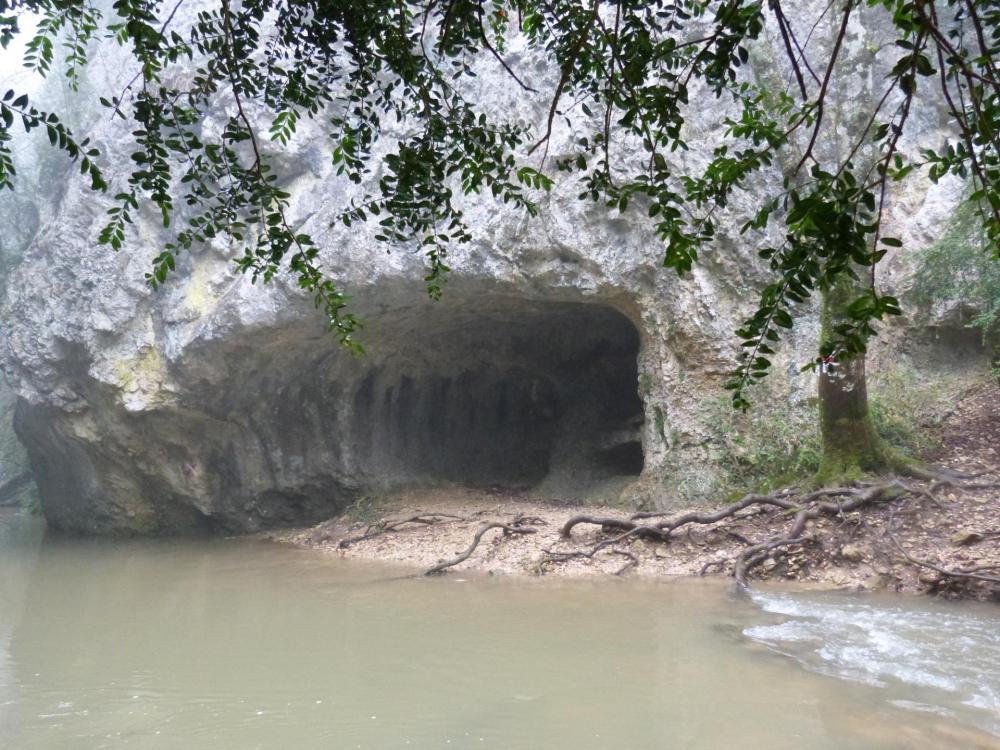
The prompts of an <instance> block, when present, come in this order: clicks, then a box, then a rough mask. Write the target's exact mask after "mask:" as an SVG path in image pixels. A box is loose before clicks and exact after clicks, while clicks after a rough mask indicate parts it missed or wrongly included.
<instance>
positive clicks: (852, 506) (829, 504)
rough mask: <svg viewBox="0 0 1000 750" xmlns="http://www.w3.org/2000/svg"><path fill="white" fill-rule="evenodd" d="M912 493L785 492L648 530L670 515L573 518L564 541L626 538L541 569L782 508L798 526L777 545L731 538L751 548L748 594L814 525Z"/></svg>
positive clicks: (740, 568) (888, 487) (740, 570)
mask: <svg viewBox="0 0 1000 750" xmlns="http://www.w3.org/2000/svg"><path fill="white" fill-rule="evenodd" d="M912 492H913V490H911V489H910V488H908V487H906V486H904V485H902V484H901V483H899V482H898V481H895V480H894V481H890V482H885V483H882V484H876V485H870V486H862V487H829V488H826V489H822V490H817V491H815V492H810V493H807V494H804V495H796V494H795V493H794V492H793V491H791V490H783V491H781V492H777V493H774V494H771V495H747V496H746V497H744V498H743V499H742V500H739V501H738V502H735V503H732V504H731V505H728V506H726V507H725V508H722V509H721V510H718V511H715V512H711V513H708V512H699V511H692V512H689V513H683V514H681V515H679V516H674V517H671V518H667V519H666V520H663V521H659V522H656V523H649V524H643V523H640V522H639V521H640V520H644V519H651V518H658V517H662V516H664V515H666V514H664V513H637V514H635V515H634V516H632V518H631V519H629V520H625V519H621V518H610V517H597V516H589V515H578V516H573V517H572V518H570V519H569V520H568V521H566V523H565V524H564V525H563V527H562V529H561V530H560V535H561V536H562V537H563V538H564V539H568V538H570V536H571V535H572V532H573V529H574V528H576V527H577V526H579V525H581V524H589V525H593V526H600V527H601V528H602V529H603V530H605V531H608V530H615V531H619V532H621V533H619V534H618V535H616V536H614V537H611V538H609V539H605V540H603V541H600V542H598V543H597V544H595V545H593V546H592V547H590V548H589V549H587V550H574V551H565V552H564V551H551V550H546V557H545V558H543V559H542V560H541V561H540V563H539V569H543V567H544V565H546V564H549V563H558V562H564V561H566V560H570V559H578V558H587V559H592V558H593V557H594V555H596V554H597V553H598V552H600V551H601V550H604V549H607V548H609V547H612V548H614V549H613V550H612V551H613V552H615V553H616V554H622V553H623V552H624V550H621V549H619V548H616V547H615V546H616V545H618V544H621V543H624V542H630V541H632V540H635V539H650V540H653V541H657V542H667V541H669V540H670V538H671V535H672V534H673V533H674V532H675V531H677V530H678V529H680V528H682V527H690V526H692V525H710V524H715V523H718V522H719V521H723V520H725V519H727V518H733V517H735V516H736V514H737V513H740V512H741V511H744V510H751V509H752V510H756V511H762V510H765V509H767V508H777V509H778V510H781V511H784V512H786V513H789V514H792V516H793V520H792V524H791V526H790V527H789V528H788V530H787V531H786V532H785V533H783V534H782V535H780V536H777V537H773V538H771V539H767V540H764V541H761V542H757V543H750V542H749V540H747V539H745V538H744V537H742V535H735V534H729V535H730V536H734V537H735V538H737V539H738V540H740V541H742V542H745V543H747V544H748V546H747V547H746V549H744V550H743V551H742V552H741V553H740V554H739V555H738V556H737V557H736V560H735V564H734V569H733V576H734V577H735V578H736V582H737V585H738V586H739V587H740V588H741V589H745V588H747V580H748V578H749V575H750V573H751V572H752V571H753V570H754V568H756V567H757V566H759V565H760V564H762V563H763V562H764V561H765V560H767V559H768V558H769V557H771V556H772V555H773V554H774V552H775V551H776V550H779V549H782V548H784V547H790V546H796V545H802V544H805V543H808V542H809V541H810V538H809V537H808V536H806V534H805V532H806V528H807V526H808V524H809V522H810V521H813V520H816V519H818V518H820V517H823V516H831V517H835V516H844V515H845V514H847V513H851V512H853V511H856V510H859V509H860V508H863V507H864V506H866V505H869V504H871V503H875V502H879V501H883V500H888V499H893V498H897V497H900V496H901V495H904V494H909V493H912ZM636 564H637V561H636ZM724 564H725V563H724V562H723V561H721V560H720V561H712V562H709V563H706V565H705V566H704V567H703V568H702V575H704V574H705V573H707V572H708V570H709V569H710V568H712V567H715V566H720V565H724ZM632 567H634V564H630V565H629V566H627V568H632ZM621 572H623V571H619V574H620V573H621Z"/></svg>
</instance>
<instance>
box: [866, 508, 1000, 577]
mask: <svg viewBox="0 0 1000 750" xmlns="http://www.w3.org/2000/svg"><path fill="white" fill-rule="evenodd" d="M894 519H895V513H891V514H890V515H889V522H888V523H887V524H886V528H885V535H886V536H887V537H889V540H890V541H891V542H892V543H893V545H894V546H895V547H896V550H897V551H898V552H899V554H900V555H902V557H903V559H904V560H906V561H907V562H908V563H910V564H911V565H916V566H917V567H918V568H925V569H927V570H932V571H934V572H935V573H937V574H938V575H941V576H944V577H946V578H950V579H954V580H963V581H980V582H984V583H995V584H1000V576H990V575H983V573H982V571H984V570H996V569H998V568H1000V565H977V566H974V567H972V568H957V569H955V568H944V567H942V566H940V565H938V564H936V563H932V562H930V561H929V560H925V559H923V558H921V557H916V556H914V555H911V554H910V553H909V552H907V551H906V550H905V549H904V548H903V545H902V544H901V543H900V541H899V539H897V538H896V535H895V534H894V533H893V531H892V524H893V520H894Z"/></svg>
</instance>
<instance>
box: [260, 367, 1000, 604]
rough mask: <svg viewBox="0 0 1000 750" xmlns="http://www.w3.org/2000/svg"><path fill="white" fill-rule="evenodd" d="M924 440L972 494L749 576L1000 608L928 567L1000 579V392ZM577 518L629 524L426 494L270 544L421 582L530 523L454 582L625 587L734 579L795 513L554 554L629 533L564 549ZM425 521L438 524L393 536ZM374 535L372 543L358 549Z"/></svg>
mask: <svg viewBox="0 0 1000 750" xmlns="http://www.w3.org/2000/svg"><path fill="white" fill-rule="evenodd" d="M928 429H933V430H936V431H937V437H938V442H940V444H941V445H942V446H943V447H942V448H941V449H939V450H937V451H935V452H934V453H933V454H932V455H928V456H926V457H925V458H926V460H928V461H929V462H931V463H933V464H935V465H939V466H946V467H948V468H950V469H953V470H957V471H961V472H966V473H970V474H981V476H979V477H977V478H976V479H974V480H970V482H965V484H970V483H972V484H974V485H976V486H977V487H976V488H975V489H963V488H961V487H960V486H958V485H955V486H940V485H935V484H933V483H931V482H917V481H912V480H903V481H904V482H905V484H906V485H907V487H908V488H910V489H911V490H912V492H911V493H910V494H908V495H906V496H904V497H901V498H898V499H895V500H891V501H887V502H883V503H881V504H877V505H872V506H869V507H867V508H864V509H861V510H860V511H856V512H853V513H845V514H841V515H839V516H835V517H828V518H820V519H817V520H815V521H813V522H810V525H809V527H808V529H807V532H806V534H805V537H804V538H805V543H804V544H801V545H797V546H793V547H790V548H787V549H785V550H781V551H776V552H775V554H774V556H773V557H772V558H769V559H768V560H766V561H765V562H764V563H763V564H762V565H761V566H760V567H758V568H757V569H756V570H755V571H754V572H753V574H752V578H754V579H771V580H783V581H795V582H801V583H809V584H815V585H819V586H824V587H836V588H852V589H859V590H890V591H899V592H908V593H933V594H938V595H942V596H948V597H969V598H978V599H997V600H1000V585H997V584H995V583H991V582H984V581H974V580H969V579H963V578H955V577H950V576H947V575H943V574H942V573H940V572H938V571H935V570H934V569H933V568H932V567H930V566H937V567H939V568H943V569H947V570H951V571H959V570H961V571H972V572H974V573H978V574H981V575H986V576H1000V485H998V486H996V487H986V486H984V485H993V484H997V483H1000V387H998V386H997V384H996V383H989V384H982V383H981V384H979V385H977V386H975V387H973V388H971V389H969V390H967V391H965V392H964V393H961V394H959V396H958V398H957V399H956V402H955V406H954V410H953V412H952V413H951V414H950V415H949V416H948V417H947V418H946V419H945V420H944V421H943V422H942V423H941V424H940V425H939V426H937V427H933V428H928ZM925 493H929V494H925ZM720 507H721V504H720ZM577 513H587V514H590V515H595V516H610V517H615V518H623V519H624V518H627V517H628V514H627V513H625V512H624V511H622V510H620V509H611V508H601V507H594V506H592V505H589V506H587V507H573V506H558V507H557V506H553V505H551V504H544V503H541V502H538V501H537V500H534V499H533V498H532V497H531V494H530V492H512V491H507V490H501V489H497V490H494V491H488V490H487V491H475V490H467V489H453V490H426V491H419V492H408V493H403V494H400V495H397V496H394V497H392V498H388V499H387V500H386V501H385V502H382V503H380V504H379V505H378V506H377V507H376V508H374V509H369V510H367V511H366V513H363V514H362V515H367V516H368V517H367V518H366V519H365V520H364V521H358V520H354V521H352V520H350V518H349V517H348V516H345V517H341V518H334V519H331V520H329V521H327V522H325V523H322V524H320V525H318V526H316V527H314V528H311V529H305V530H299V531H291V532H283V533H280V534H277V535H274V536H272V538H276V539H278V540H280V541H284V542H290V543H292V544H295V545H297V546H302V547H307V548H312V549H317V550H321V551H323V552H325V553H329V554H337V555H344V556H349V557H356V558H367V559H373V560H379V561H384V562H394V563H399V564H401V565H403V566H406V567H408V568H411V569H415V570H419V571H423V570H426V569H428V568H431V567H432V566H434V565H436V564H438V563H440V562H441V561H444V560H450V559H452V558H454V557H456V556H458V555H459V554H461V553H462V552H463V551H465V550H466V549H467V548H468V547H469V545H470V543H471V542H472V540H473V537H474V536H475V535H476V532H477V531H478V530H480V529H481V527H482V526H483V524H485V523H488V522H502V523H507V524H510V523H512V522H513V521H514V520H515V519H521V520H520V523H521V525H522V526H523V527H527V528H531V529H533V533H528V534H506V533H504V531H503V530H502V529H499V528H498V529H491V530H489V531H487V532H486V533H485V534H484V535H483V538H482V541H481V543H480V544H479V546H478V547H477V548H476V549H475V551H474V552H473V553H472V554H471V556H470V557H469V558H468V559H467V560H466V561H464V562H462V563H460V564H459V565H456V566H454V567H452V568H450V569H449V571H448V573H449V574H451V575H459V574H462V573H463V572H470V571H477V572H481V573H482V572H485V573H488V574H492V575H562V576H595V575H613V574H617V573H620V572H622V571H623V569H625V570H624V572H622V574H623V575H628V576H674V575H702V574H707V575H715V576H731V575H732V574H733V561H734V560H735V559H736V558H737V557H738V556H739V554H740V552H741V551H742V550H744V549H745V548H746V547H747V546H748V545H750V544H754V543H757V542H761V541H766V540H768V539H770V538H774V537H779V536H782V535H783V534H782V532H783V531H784V530H785V529H787V528H788V526H789V525H790V524H791V517H790V515H789V513H788V512H787V511H784V510H781V509H767V510H753V509H748V510H746V511H741V512H740V513H739V514H737V515H736V516H734V517H732V518H730V519H727V520H725V521H722V522H719V523H716V524H713V525H707V526H688V527H684V528H682V529H678V530H677V531H675V532H674V533H673V534H672V535H671V538H670V540H669V541H668V542H665V543H664V542H659V541H647V540H642V539H630V540H626V541H624V542H621V543H619V544H616V545H612V546H609V547H607V548H605V549H603V550H601V551H600V552H598V553H597V554H595V555H594V556H593V558H575V559H569V560H565V561H553V560H551V554H550V553H561V552H571V551H587V550H589V549H591V548H593V546H594V545H595V544H597V543H599V542H600V541H603V540H606V539H610V538H611V537H613V536H614V535H616V534H618V533H620V532H615V531H611V530H609V529H602V528H601V527H599V526H593V525H581V526H578V527H576V528H575V529H574V530H573V533H572V536H571V538H570V539H563V538H562V537H561V536H560V534H559V530H560V528H561V527H562V525H563V524H564V523H565V522H566V520H567V519H568V518H570V517H571V516H573V515H575V514H577ZM418 515H420V516H422V518H423V521H430V522H429V523H428V522H422V521H417V522H411V523H405V524H401V525H399V527H398V528H391V529H389V530H387V529H386V527H387V526H391V525H392V524H393V523H395V522H399V521H401V520H405V519H407V518H411V517H413V516H418ZM355 518H357V512H355ZM366 535H370V536H369V537H368V538H360V539H359V538H358V537H365V536H366ZM345 542H346V544H345ZM627 553H630V554H627ZM907 555H909V558H910V559H907V557H906V556H907Z"/></svg>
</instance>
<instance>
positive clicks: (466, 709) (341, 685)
mask: <svg viewBox="0 0 1000 750" xmlns="http://www.w3.org/2000/svg"><path fill="white" fill-rule="evenodd" d="M0 525H2V524H0ZM23 532H24V528H23V527H22V528H21V529H20V530H19V531H18V532H16V533H15V532H14V531H12V530H11V528H10V526H9V525H8V526H7V527H6V531H0V747H3V748H8V747H9V748H17V749H18V750H21V749H22V748H24V749H32V748H45V749H46V750H49V749H54V748H74V750H76V749H78V748H88V749H89V748H126V747H127V748H154V749H156V748H171V749H181V748H183V749H184V750H188V749H192V750H197V749H198V748H206V749H209V748H210V749H212V750H229V749H230V748H232V749H237V748H238V749H239V750H244V749H245V748H280V749H281V750H293V749H294V750H300V749H302V750H308V749H309V748H335V749H339V748H356V747H361V748H378V749H379V750H381V749H383V748H397V747H398V748H463V747H464V748H470V747H476V748H490V747H491V748H503V749H504V750H515V749H518V748H525V749H527V748H531V749H532V750H540V749H547V748H553V749H558V750H562V749H564V748H565V749H570V748H572V749H573V750H576V749H586V748H602V749H604V750H606V749H607V748H627V749H629V750H632V749H635V750H644V749H645V748H657V749H660V750H662V749H663V748H692V749H695V750H697V749H699V748H712V749H713V750H714V749H716V748H726V747H742V748H768V749H769V750H783V749H785V748H830V749H834V748H836V750H851V749H852V748H856V749H859V750H860V749H861V748H865V749H868V748H911V747H912V748H923V747H935V748H972V747H1000V743H997V742H996V741H995V739H994V738H993V737H992V736H991V735H989V734H987V733H985V732H982V731H980V730H978V729H975V728H973V722H974V721H975V718H974V717H973V716H972V715H973V714H976V715H978V713H977V712H980V713H981V711H982V709H976V708H973V707H971V706H965V705H963V704H962V703H961V701H960V700H954V701H952V702H951V703H947V702H944V703H938V704H932V707H937V708H941V709H942V710H944V711H948V712H951V713H950V714H948V715H940V714H937V713H931V712H929V711H919V710H913V707H909V706H907V705H905V704H900V703H899V701H910V702H912V703H914V704H920V705H917V706H916V708H922V707H923V704H924V703H926V702H927V701H926V700H925V697H924V696H921V695H917V694H909V693H906V692H905V691H903V692H898V691H897V692H891V693H888V694H887V690H886V689H885V688H881V687H877V686H875V685H874V684H872V685H869V684H864V683H853V682H848V681H844V680H840V679H833V678H831V677H829V676H824V675H820V674H815V673H814V672H812V671H810V670H806V669H802V668H801V666H800V665H799V664H798V663H797V662H796V661H795V660H793V659H788V658H785V657H783V656H776V655H775V654H774V653H773V651H772V650H771V649H772V648H773V647H774V646H773V644H774V643H775V642H776V640H775V639H773V638H772V639H771V640H770V641H768V640H767V639H766V638H764V637H763V636H762V635H760V634H756V635H755V636H754V637H753V638H748V637H746V636H745V635H743V633H744V631H746V630H747V629H748V628H750V629H753V628H756V627H760V626H773V625H780V623H781V622H783V620H782V617H785V618H786V619H787V616H784V615H776V614H773V613H766V612H762V611H761V610H760V609H759V608H758V607H755V606H752V605H751V604H750V603H748V602H747V601H746V600H739V599H734V598H733V597H732V596H731V593H730V591H731V590H730V587H729V586H728V585H727V584H725V583H720V582H709V583H706V582H697V581H695V582H690V581H688V582H677V583H659V584H654V583H648V582H638V581H635V582H631V581H604V582H572V581H558V580H548V579H542V580H527V581H526V580H503V579H490V578H483V579H469V580H464V579H463V578H462V577H461V576H460V575H451V576H447V577H443V578H438V579H422V578H400V577H399V576H398V573H397V571H395V570H387V569H383V568H379V567H373V566H371V565H365V564H358V563H353V562H348V561H343V560H340V559H337V558H335V557H322V556H319V555H317V554H315V553H310V552H302V551H298V550H293V549H289V548H285V547H279V546H274V545H268V544H264V543H255V542H248V541H226V540H216V541H197V542H176V541H171V542H160V543H157V542H129V543H121V542H117V543H109V542H107V541H104V542H91V541H80V540H66V539H51V538H46V539H44V540H42V541H41V542H38V541H37V540H34V541H32V540H31V539H30V538H29V539H27V540H26V541H25V537H24V536H23ZM14 539H20V540H22V541H20V542H19V543H15V542H14V541H13V540H14ZM789 601H792V600H789ZM765 606H766V605H765ZM914 606H915V607H916V608H917V609H919V607H920V606H921V605H919V604H916V605H914ZM977 616H978V615H977ZM984 616H987V615H984ZM992 622H993V623H996V622H997V620H995V619H994V620H992ZM970 637H973V638H975V637H976V636H975V635H970ZM758 639H763V640H764V641H766V642H767V644H768V645H762V644H761V642H760V641H759V640H758ZM956 679H964V678H956ZM943 695H944V696H945V697H946V698H947V697H948V696H949V695H950V694H949V693H947V691H945V692H944V693H943ZM893 701H897V702H896V703H893Z"/></svg>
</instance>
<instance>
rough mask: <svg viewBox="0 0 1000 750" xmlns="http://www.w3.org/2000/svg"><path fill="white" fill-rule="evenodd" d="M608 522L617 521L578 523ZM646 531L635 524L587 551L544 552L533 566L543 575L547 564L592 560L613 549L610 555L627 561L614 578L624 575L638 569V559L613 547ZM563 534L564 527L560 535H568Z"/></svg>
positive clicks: (596, 520)
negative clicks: (601, 552) (603, 551)
mask: <svg viewBox="0 0 1000 750" xmlns="http://www.w3.org/2000/svg"><path fill="white" fill-rule="evenodd" d="M575 518H579V519H583V518H587V519H589V518H590V517H589V516H576V517H575ZM572 520H573V519H570V521H572ZM608 520H612V521H616V520H617V519H607V518H604V519H593V520H588V521H583V520H581V521H578V523H601V522H602V521H608ZM624 523H629V522H628V521H625V522H624ZM568 524H569V521H567V525H568ZM601 526H602V527H605V526H608V527H613V524H604V523H601ZM646 529H647V527H645V526H636V525H635V524H632V528H631V529H626V530H625V532H624V533H622V534H619V535H618V536H616V537H613V538H611V539H605V540H604V541H603V542H598V543H597V544H595V545H594V546H593V547H591V548H590V549H589V550H571V551H568V552H563V551H553V550H545V557H543V558H542V559H541V560H539V561H538V564H537V565H536V566H535V570H536V571H538V572H539V573H543V572H544V571H545V566H546V565H549V564H558V563H561V562H566V561H567V560H577V559H586V560H592V559H593V558H594V555H596V554H597V553H598V552H600V551H601V550H604V549H607V548H609V547H612V548H613V549H612V550H611V553H612V554H614V555H621V556H622V557H627V558H628V560H629V561H628V562H627V563H626V564H625V565H624V566H623V567H621V568H620V569H619V570H618V571H616V572H615V575H616V576H620V575H624V574H625V573H627V572H628V571H629V570H631V569H632V568H635V567H638V565H639V558H638V557H636V556H635V554H634V553H632V552H629V551H628V550H623V549H617V548H614V545H616V544H618V543H620V542H624V541H626V540H630V539H633V538H639V537H640V536H641V535H642V534H643V533H644V532H645V531H646ZM565 532H566V526H563V528H562V531H561V532H560V534H561V535H562V536H564V537H565V536H568V534H566V533H565Z"/></svg>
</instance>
